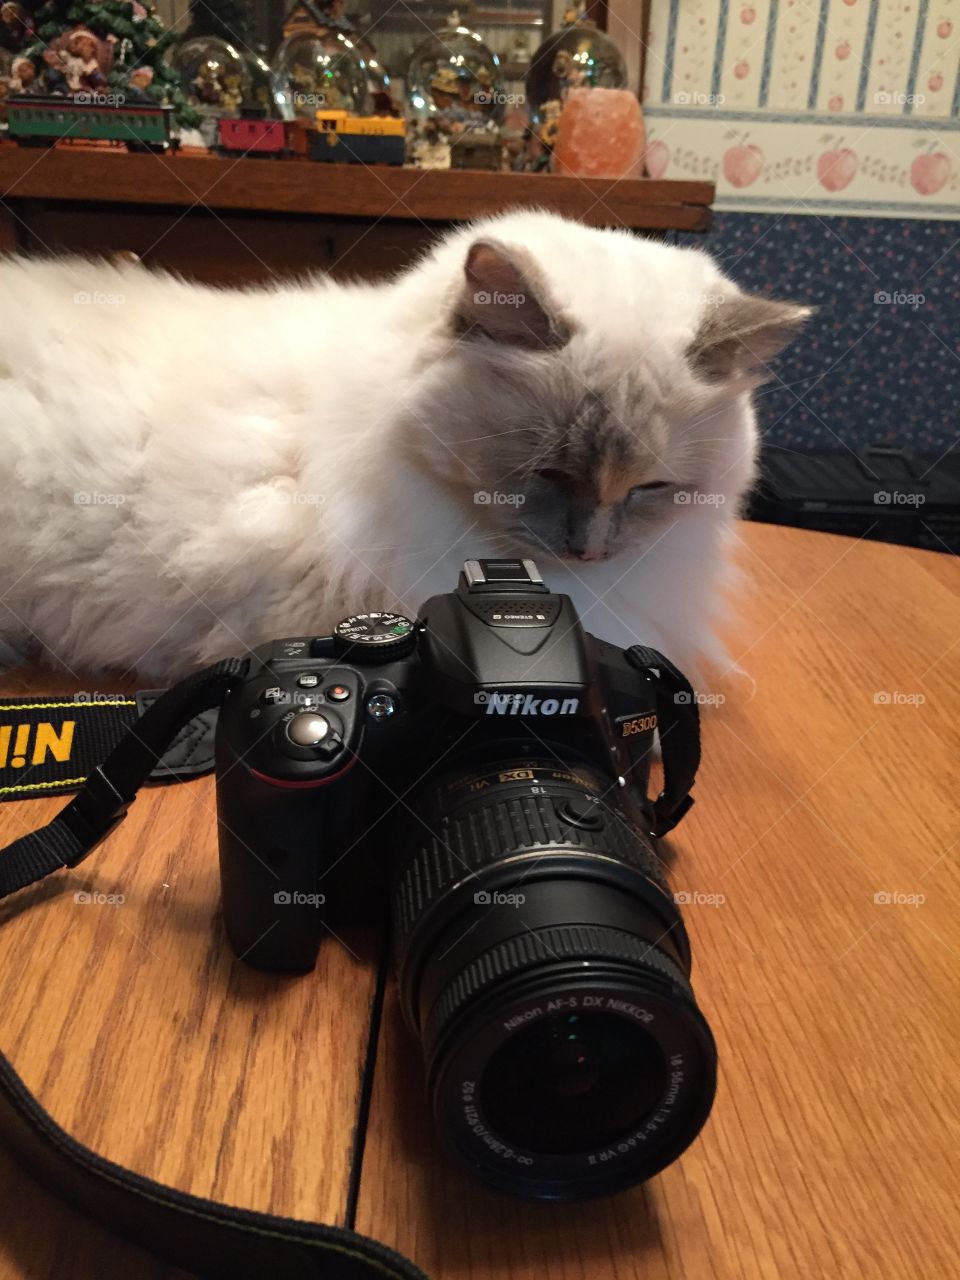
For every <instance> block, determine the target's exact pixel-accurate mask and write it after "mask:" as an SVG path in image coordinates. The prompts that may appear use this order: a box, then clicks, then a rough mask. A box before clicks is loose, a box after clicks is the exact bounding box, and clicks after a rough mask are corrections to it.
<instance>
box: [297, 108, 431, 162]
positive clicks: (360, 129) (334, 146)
mask: <svg viewBox="0 0 960 1280" xmlns="http://www.w3.org/2000/svg"><path fill="white" fill-rule="evenodd" d="M316 120H317V127H316V129H311V130H310V131H309V133H308V135H307V137H308V142H307V152H308V154H309V156H310V159H311V160H319V161H321V162H323V163H325V164H403V162H404V159H405V157H406V147H407V122H406V121H405V120H400V119H398V118H397V117H396V116H355V115H351V114H350V112H348V111H318V112H317V116H316Z"/></svg>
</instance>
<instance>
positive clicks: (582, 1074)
mask: <svg viewBox="0 0 960 1280" xmlns="http://www.w3.org/2000/svg"><path fill="white" fill-rule="evenodd" d="M413 808H414V809H415V811H416V813H417V814H418V815H419V816H420V818H421V822H420V823H419V824H409V823H407V824H405V830H404V832H403V833H398V843H397V848H396V854H395V857H394V879H395V889H394V921H395V929H396V934H397V946H398V964H399V974H400V990H401V998H402V1000H403V1005H404V1010H405V1014H406V1017H407V1020H408V1022H409V1023H410V1025H411V1026H412V1027H413V1028H414V1029H415V1031H416V1032H417V1034H418V1035H419V1036H420V1037H421V1040H422V1043H423V1052H424V1059H425V1064H426V1071H427V1080H428V1089H429V1091H430V1094H431V1099H432V1104H433V1109H434V1114H435V1116H436V1119H437V1123H438V1126H439V1128H440V1129H441V1131H442V1132H443V1133H445V1134H446V1136H447V1137H448V1139H449V1140H450V1141H451V1142H452V1144H453V1146H454V1148H455V1149H456V1150H457V1152H458V1153H459V1154H460V1156H461V1157H462V1158H463V1159H464V1160H465V1161H466V1162H467V1163H468V1165H469V1166H470V1167H471V1168H472V1169H473V1170H474V1172H475V1173H476V1174H477V1175H478V1176H480V1177H482V1178H484V1179H485V1180H486V1181H488V1182H490V1183H492V1184H494V1185H495V1186H497V1187H500V1188H501V1189H503V1190H506V1191H509V1192H510V1193H512V1194H514V1195H521V1196H528V1197H532V1198H536V1199H553V1200H574V1199H585V1198H588V1197H590V1196H597V1195H605V1194H609V1193H611V1192H613V1191H618V1190H621V1189H623V1188H625V1187H628V1186H631V1185H633V1184H635V1183H637V1182H641V1181H643V1180H644V1179H646V1178H649V1177H651V1176H652V1175H653V1174H655V1173H657V1172H658V1171H659V1170H660V1169H662V1168H664V1167H665V1165H667V1164H669V1163H670V1162H671V1161H672V1160H674V1159H676V1157H677V1156H678V1155H679V1154H680V1153H681V1152H682V1151H683V1150H684V1149H685V1148H686V1147H687V1146H688V1145H689V1143H690V1142H692V1141H693V1139H694V1138H695V1137H696V1135H697V1133H698V1132H699V1131H700V1129H701V1127H702V1126H703V1123H704V1122H705V1120H706V1118H707V1116H708V1114H709V1111H710V1107H711V1104H712V1101H713V1094H714V1088H715V1079H716V1054H715V1049H714V1044H713V1039H712V1036H711V1034H710V1030H709V1027H708V1026H707V1023H706V1021H705V1020H704V1018H703V1016H702V1014H701V1013H700V1011H699V1009H698V1008H697V1005H696V1002H695V1000H694V997H693V993H692V991H691V989H690V985H689V982H688V976H689V972H690V953H689V945H688V942H687V937H686V932H685V930H684V927H683V922H682V920H681V917H680V914H679V912H678V910H677V908H676V906H675V905H674V902H673V900H672V897H671V895H670V894H669V892H668V891H667V887H666V883H665V881H664V879H663V876H662V872H661V868H660V864H659V860H658V859H657V857H656V854H655V852H654V849H653V846H652V842H651V841H650V840H649V839H648V838H647V837H645V836H644V835H643V834H641V831H640V829H639V824H638V823H637V822H636V821H635V820H633V818H632V817H631V816H630V815H629V814H628V811H627V809H626V807H625V806H624V805H623V804H622V803H621V795H620V788H619V785H618V784H617V783H616V782H614V781H612V780H610V779H605V778H604V777H603V776H602V775H600V774H599V773H597V772H595V771H594V770H593V769H592V768H590V767H588V766H582V765H572V766H565V765H558V764H556V763H554V762H550V761H547V760H539V761H530V760H527V759H523V760H517V761H515V762H512V763H509V764H506V765H504V764H498V765H496V766H489V767H488V766H484V765H481V766H465V767H463V768H462V769H460V770H458V771H456V772H454V773H451V774H448V775H447V776H445V777H443V778H438V779H436V780H434V781H432V782H430V783H429V784H428V785H427V786H426V787H425V788H424V790H423V791H422V792H421V793H420V795H419V796H418V797H417V799H416V801H415V803H414V805H413ZM413 826H416V830H414V829H412V827H413ZM421 837H422V838H421Z"/></svg>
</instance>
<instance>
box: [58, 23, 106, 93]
mask: <svg viewBox="0 0 960 1280" xmlns="http://www.w3.org/2000/svg"><path fill="white" fill-rule="evenodd" d="M58 43H59V45H60V53H61V56H62V60H63V69H64V72H65V74H66V77H67V86H68V88H69V90H70V92H71V93H80V92H82V91H84V90H97V89H102V88H104V87H105V85H106V83H107V77H106V74H105V72H106V70H107V69H108V68H109V66H110V61H111V59H112V57H113V51H112V49H111V48H110V45H109V44H107V42H106V41H105V40H98V39H97V37H96V36H95V35H94V34H93V32H92V31H88V30H87V28H86V27H75V28H74V30H73V31H68V32H67V33H66V34H65V35H63V36H61V37H60V40H59V41H55V42H54V44H52V45H51V46H50V47H51V48H54V47H55V46H56V44H58Z"/></svg>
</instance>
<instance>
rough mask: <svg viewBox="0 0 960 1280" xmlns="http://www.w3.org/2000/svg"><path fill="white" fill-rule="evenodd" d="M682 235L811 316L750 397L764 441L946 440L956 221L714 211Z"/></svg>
mask: <svg viewBox="0 0 960 1280" xmlns="http://www.w3.org/2000/svg"><path fill="white" fill-rule="evenodd" d="M684 239H685V240H686V242H687V243H689V244H695V245H700V246H702V247H704V248H707V249H709V250H710V252H711V253H713V254H714V255H715V256H716V257H717V258H718V260H719V261H720V263H721V265H722V266H723V268H724V270H725V271H726V272H727V273H728V274H729V275H730V276H732V277H733V278H734V279H735V280H736V281H737V283H738V284H740V285H741V287H742V288H744V289H749V290H752V291H757V292H766V293H770V294H774V295H778V296H780V297H785V298H790V299H794V300H796V301H801V302H810V303H814V304H815V305H816V306H817V307H818V308H819V311H818V313H817V315H816V317H815V318H814V319H813V320H811V321H810V323H809V325H808V326H807V329H806V331H805V333H804V334H803V336H802V337H801V338H800V339H799V340H798V341H797V342H796V343H795V344H794V345H793V346H792V347H790V348H788V349H787V351H786V352H785V353H784V354H783V355H782V356H781V357H780V359H779V360H778V362H777V365H776V372H777V374H778V376H779V379H780V380H781V381H774V382H772V383H771V384H769V385H768V386H766V387H764V388H763V389H762V390H761V391H760V393H759V395H760V399H759V402H758V408H759V419H760V426H761V430H762V432H763V436H764V439H765V440H768V441H769V442H770V443H773V444H779V445H787V446H790V447H795V448H804V449H812V448H832V447H833V448H842V447H843V444H847V445H849V446H853V447H857V446H859V445H867V444H874V443H877V442H881V443H885V444H897V445H903V446H911V447H914V448H916V449H918V450H924V451H934V452H942V451H944V450H946V449H947V448H949V447H950V446H951V445H954V444H956V443H957V442H958V438H960V408H958V390H960V227H958V225H957V223H956V222H941V221H929V222H927V221H922V220H920V219H909V220H904V221H900V220H898V219H894V218H889V217H887V218H863V217H816V216H810V215H790V214H787V215H783V214H780V215H771V214H756V213H718V214H717V215H716V217H715V221H714V227H713V230H711V231H710V232H709V233H708V234H707V235H706V236H688V237H685V238H684ZM878 295H880V296H889V297H891V298H894V299H895V300H894V301H891V302H884V301H881V300H878ZM841 442H842V443H841Z"/></svg>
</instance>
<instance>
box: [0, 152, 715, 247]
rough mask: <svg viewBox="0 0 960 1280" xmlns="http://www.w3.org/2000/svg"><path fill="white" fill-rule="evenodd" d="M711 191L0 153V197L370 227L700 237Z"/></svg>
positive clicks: (309, 165) (519, 176) (467, 174)
mask: <svg viewBox="0 0 960 1280" xmlns="http://www.w3.org/2000/svg"><path fill="white" fill-rule="evenodd" d="M713 196H714V186H713V183H710V182H694V181H688V180H685V179H679V180H678V179H653V178H567V177H564V176H562V175H558V174H535V173H485V172H482V171H479V170H469V169H457V170H454V169H414V168H407V167H400V166H397V167H391V166H389V165H351V164H342V165H341V164H338V165H329V164H317V163H315V162H312V161H308V160H282V161H281V160H252V159H249V158H235V159H222V158H220V157H215V156H196V155H174V156H157V155H128V154H127V153H126V152H123V151H120V150H109V149H94V148H84V147H77V146H62V147H57V148H55V149H53V150H50V151H37V150H33V149H26V150H23V149H21V148H19V147H16V146H14V145H12V144H11V145H9V146H2V147H0V197H3V198H4V199H5V200H9V199H15V200H22V199H25V198H41V199H55V200H82V201H90V200H95V201H98V202H99V203H110V202H117V203H121V204H131V203H132V204H138V205H139V204H146V205H176V206H183V207H187V208H189V207H190V206H193V205H204V206H206V207H208V208H211V209H257V210H261V211H272V212H276V213H290V214H331V215H341V216H346V217H364V218H377V219H383V218H386V219H395V218H410V219H414V220H417V221H423V222H459V221H463V220H466V219H469V218H477V217H482V216H484V215H485V214H490V213H499V212H501V211H502V210H504V209H509V208H517V207H527V208H529V207H534V208H541V209H550V210H552V211H553V212H555V213H562V214H566V215H567V216H568V217H571V218H578V219H579V220H580V221H582V222H588V223H591V224H593V225H594V226H603V227H608V226H613V227H634V228H638V229H653V228H657V229H668V228H672V229H675V230H684V231H702V230H705V229H706V228H707V227H708V226H709V219H710V210H709V205H710V202H711V201H712V200H713Z"/></svg>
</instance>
